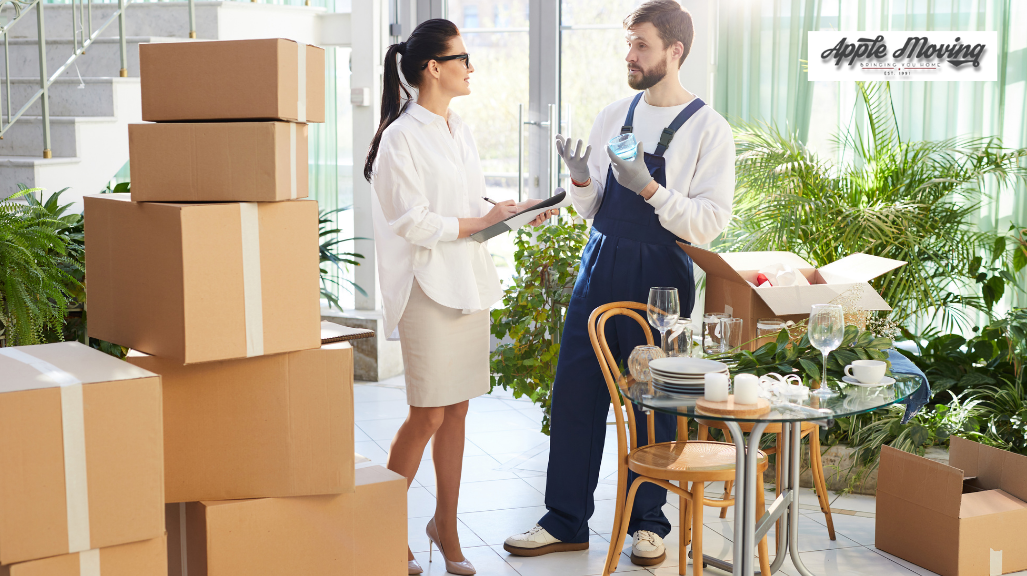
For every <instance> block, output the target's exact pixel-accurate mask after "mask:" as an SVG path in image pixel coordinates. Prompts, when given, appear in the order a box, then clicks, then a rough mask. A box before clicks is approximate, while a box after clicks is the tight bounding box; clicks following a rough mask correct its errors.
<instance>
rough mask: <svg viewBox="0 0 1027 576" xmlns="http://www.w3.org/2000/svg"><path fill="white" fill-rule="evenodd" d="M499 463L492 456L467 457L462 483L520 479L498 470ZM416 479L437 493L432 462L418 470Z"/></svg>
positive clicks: (423, 464) (506, 471)
mask: <svg viewBox="0 0 1027 576" xmlns="http://www.w3.org/2000/svg"><path fill="white" fill-rule="evenodd" d="M498 468H499V462H496V459H495V458H493V457H491V456H465V457H464V462H463V469H462V470H461V475H460V483H461V485H463V484H470V483H473V482H485V481H488V480H512V479H516V478H518V476H517V475H516V474H514V473H513V472H512V471H510V470H498ZM414 478H415V479H416V480H417V481H418V482H420V483H421V485H422V486H425V487H428V488H429V489H430V490H431V492H432V493H434V492H435V466H434V464H433V461H432V460H425V461H424V462H422V464H421V467H420V468H418V470H417V475H416V476H414Z"/></svg>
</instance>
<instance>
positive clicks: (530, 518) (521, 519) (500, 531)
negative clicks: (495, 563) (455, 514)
mask: <svg viewBox="0 0 1027 576" xmlns="http://www.w3.org/2000/svg"><path fill="white" fill-rule="evenodd" d="M545 514H546V507H545V506H531V507H526V508H509V509H506V510H493V511H489V512H467V513H463V514H459V518H460V520H461V521H463V523H464V524H466V525H467V526H468V527H469V528H470V529H471V530H472V531H474V533H475V534H477V535H478V537H480V538H481V539H482V540H484V541H485V543H486V544H488V545H490V546H495V545H502V544H503V542H505V541H506V539H507V538H509V537H510V536H513V535H514V534H520V533H522V532H527V531H528V530H530V529H531V527H532V526H534V525H535V524H537V523H538V521H539V518H542V516H544V515H545ZM504 554H506V553H505V552H504Z"/></svg>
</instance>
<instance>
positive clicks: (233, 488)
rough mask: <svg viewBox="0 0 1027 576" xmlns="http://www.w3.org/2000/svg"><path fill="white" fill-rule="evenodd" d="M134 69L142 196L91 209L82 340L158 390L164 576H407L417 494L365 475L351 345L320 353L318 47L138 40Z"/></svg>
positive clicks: (97, 202)
mask: <svg viewBox="0 0 1027 576" xmlns="http://www.w3.org/2000/svg"><path fill="white" fill-rule="evenodd" d="M140 75H141V82H142V99H143V119H144V120H147V121H153V122H156V123H154V124H139V125H133V126H131V127H130V129H129V140H130V154H131V166H132V192H131V199H129V198H127V197H124V196H126V195H117V194H110V195H98V196H92V197H88V198H87V199H86V201H85V205H86V208H85V210H86V268H87V270H88V271H89V272H88V294H89V302H88V305H89V322H90V325H89V329H90V335H91V336H95V337H97V338H101V339H104V340H109V341H111V342H115V343H118V344H121V345H123V346H128V347H130V348H132V349H133V352H132V353H131V354H130V356H129V358H128V361H129V363H131V364H133V365H134V366H135V367H138V369H144V370H146V371H148V372H152V373H156V374H159V375H160V376H161V379H162V383H163V406H164V410H163V438H164V502H166V503H167V507H166V510H165V512H166V526H167V540H168V546H167V560H168V568H169V574H174V575H176V576H177V575H182V576H184V575H185V574H189V575H190V576H196V575H209V576H227V575H237V574H286V573H289V574H311V575H314V574H332V575H335V574H340V575H345V574H397V575H398V574H405V572H404V571H403V570H404V569H405V559H406V553H405V549H406V496H405V493H406V481H405V479H403V478H402V477H400V476H398V475H396V474H394V473H392V472H390V471H388V470H385V469H383V468H380V467H370V468H363V469H360V470H354V453H353V432H354V426H353V388H352V384H353V354H352V353H353V351H352V348H351V347H350V345H349V344H348V343H339V344H333V345H326V346H321V344H320V342H321V341H320V291H319V288H318V282H319V280H318V276H319V272H318V268H319V265H318V255H317V252H318V209H317V203H316V202H315V201H313V200H309V199H306V197H307V179H306V174H307V153H306V141H307V125H306V122H323V121H324V76H325V74H324V51H323V50H321V49H320V48H316V47H313V46H305V45H302V44H297V43H296V42H292V41H289V40H281V39H269V40H247V41H229V42H193V43H169V44H143V45H141V46H140ZM119 196H120V197H119Z"/></svg>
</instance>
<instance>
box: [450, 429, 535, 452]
mask: <svg viewBox="0 0 1027 576" xmlns="http://www.w3.org/2000/svg"><path fill="white" fill-rule="evenodd" d="M467 439H468V440H470V441H471V442H474V443H475V445H477V446H478V447H479V448H481V449H482V450H484V451H485V452H487V453H492V452H496V453H506V452H524V451H526V450H531V449H532V448H535V447H537V446H539V445H543V444H549V436H546V435H545V434H543V433H541V432H539V431H537V430H530V429H528V430H506V431H503V432H496V431H491V432H468V433H467Z"/></svg>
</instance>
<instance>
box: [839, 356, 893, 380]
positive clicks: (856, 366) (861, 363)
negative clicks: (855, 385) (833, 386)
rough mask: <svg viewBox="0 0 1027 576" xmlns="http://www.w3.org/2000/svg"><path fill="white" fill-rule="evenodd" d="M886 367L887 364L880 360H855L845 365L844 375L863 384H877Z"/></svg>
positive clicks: (882, 376)
mask: <svg viewBox="0 0 1027 576" xmlns="http://www.w3.org/2000/svg"><path fill="white" fill-rule="evenodd" d="M887 368H888V364H886V363H885V362H882V361H880V360H855V361H854V362H853V363H852V364H849V365H848V366H846V367H845V375H846V376H849V377H852V378H855V379H856V380H859V381H860V382H862V383H864V384H877V383H878V382H880V381H881V379H882V378H884V371H885V370H886V369H887Z"/></svg>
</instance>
